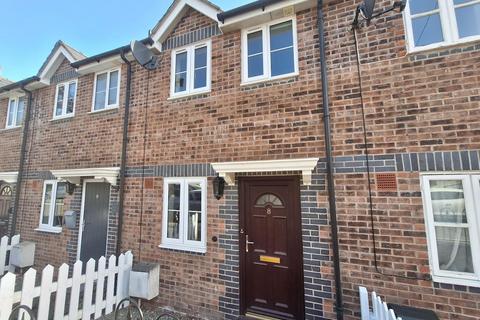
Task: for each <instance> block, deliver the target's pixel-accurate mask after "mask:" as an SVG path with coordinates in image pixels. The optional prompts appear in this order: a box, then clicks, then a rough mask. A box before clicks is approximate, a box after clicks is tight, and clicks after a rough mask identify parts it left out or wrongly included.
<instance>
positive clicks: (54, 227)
mask: <svg viewBox="0 0 480 320" xmlns="http://www.w3.org/2000/svg"><path fill="white" fill-rule="evenodd" d="M66 195H67V185H66V183H64V182H58V181H56V180H47V181H45V183H44V186H43V198H42V209H41V211H40V224H39V228H38V230H41V231H50V232H61V230H62V224H63V212H64V199H65V197H66Z"/></svg>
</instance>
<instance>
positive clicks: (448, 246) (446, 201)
mask: <svg viewBox="0 0 480 320" xmlns="http://www.w3.org/2000/svg"><path fill="white" fill-rule="evenodd" d="M422 192H423V201H424V207H425V218H426V225H427V239H428V247H429V258H430V267H431V269H432V270H431V271H432V276H433V280H434V281H437V282H444V283H451V284H460V285H467V286H476V287H480V225H479V223H480V175H425V176H423V177H422Z"/></svg>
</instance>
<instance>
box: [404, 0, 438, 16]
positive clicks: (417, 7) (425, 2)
mask: <svg viewBox="0 0 480 320" xmlns="http://www.w3.org/2000/svg"><path fill="white" fill-rule="evenodd" d="M409 4H410V13H411V14H417V13H422V12H429V11H432V10H435V9H438V0H409Z"/></svg>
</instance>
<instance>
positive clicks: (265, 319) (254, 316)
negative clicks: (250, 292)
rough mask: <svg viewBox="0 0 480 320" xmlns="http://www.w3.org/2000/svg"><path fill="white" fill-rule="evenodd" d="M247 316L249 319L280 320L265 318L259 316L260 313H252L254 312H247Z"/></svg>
mask: <svg viewBox="0 0 480 320" xmlns="http://www.w3.org/2000/svg"><path fill="white" fill-rule="evenodd" d="M245 316H246V317H247V319H257V320H278V318H272V317H269V316H264V315H261V314H258V313H252V312H247V313H246V314H245Z"/></svg>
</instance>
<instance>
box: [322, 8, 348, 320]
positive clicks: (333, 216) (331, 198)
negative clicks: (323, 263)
mask: <svg viewBox="0 0 480 320" xmlns="http://www.w3.org/2000/svg"><path fill="white" fill-rule="evenodd" d="M317 15H318V41H319V46H320V65H321V70H322V98H323V123H324V128H325V155H326V158H327V184H328V204H329V208H330V223H331V226H332V249H333V268H334V272H335V296H336V305H335V310H336V313H337V319H338V320H342V319H343V297H342V279H341V275H340V250H339V248H338V222H337V204H336V202H335V182H334V179H333V157H332V140H331V128H330V107H329V105H330V102H329V98H328V74H327V62H326V57H325V56H326V55H325V29H324V20H323V0H317Z"/></svg>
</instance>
